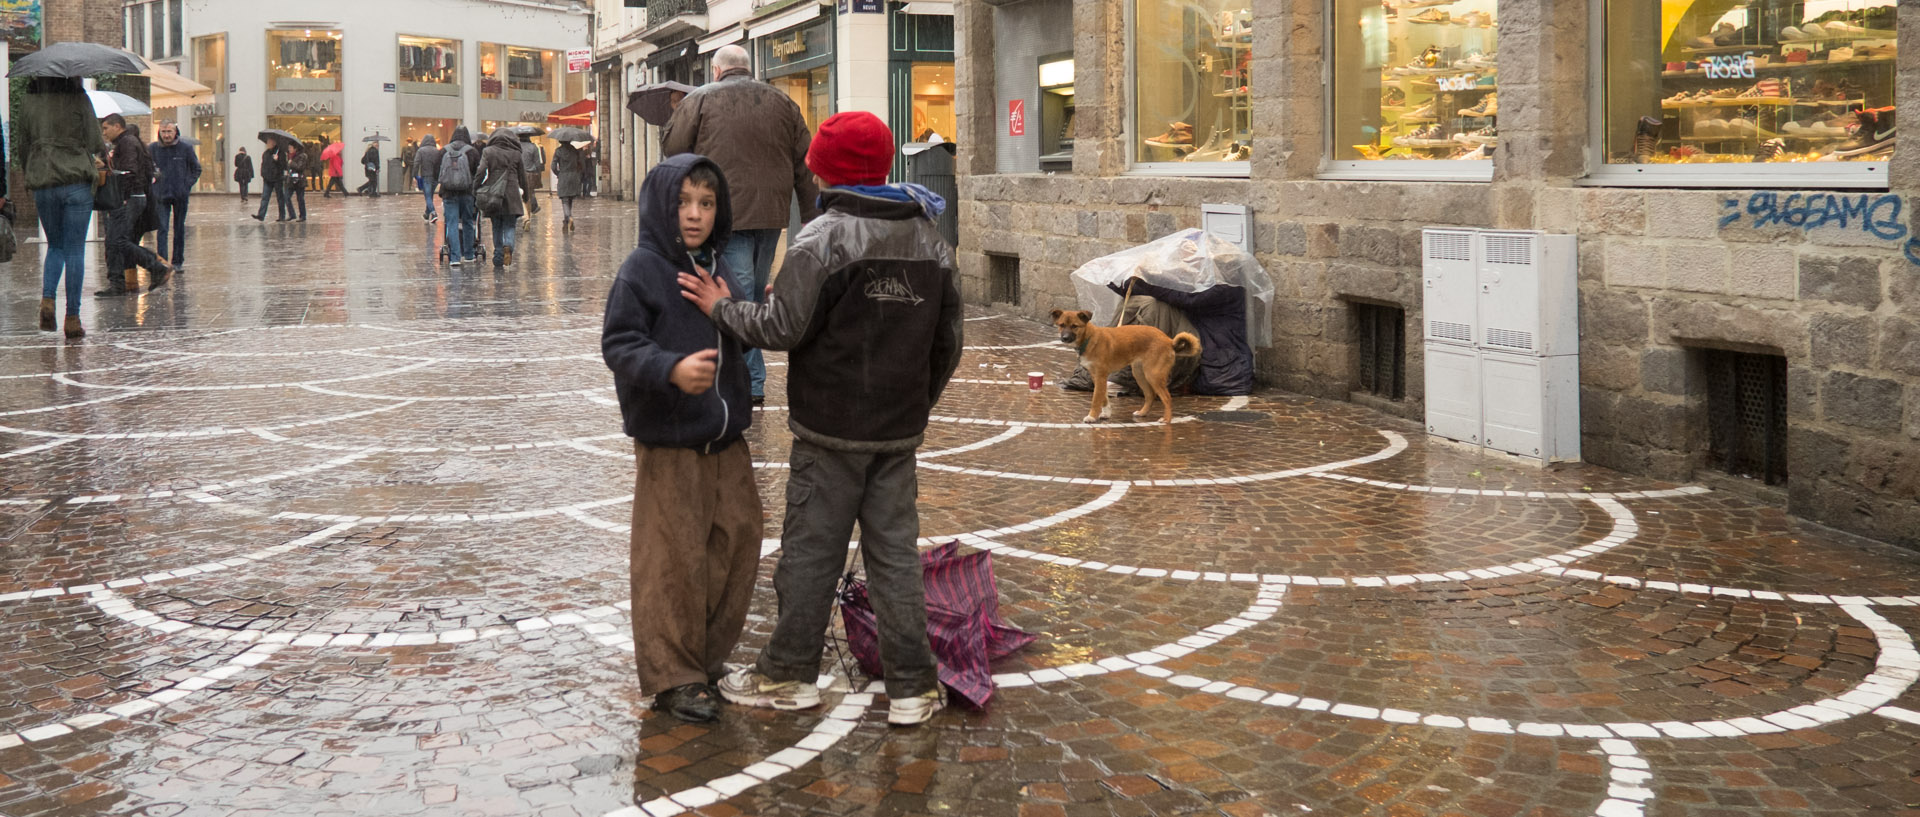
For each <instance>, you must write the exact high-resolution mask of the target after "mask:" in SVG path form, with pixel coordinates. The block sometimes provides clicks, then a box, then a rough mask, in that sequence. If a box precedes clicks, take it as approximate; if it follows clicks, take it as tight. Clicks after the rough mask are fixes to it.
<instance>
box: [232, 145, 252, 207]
mask: <svg viewBox="0 0 1920 817" xmlns="http://www.w3.org/2000/svg"><path fill="white" fill-rule="evenodd" d="M233 180H234V181H236V182H239V183H240V203H241V204H246V203H247V185H249V184H252V183H253V157H252V156H248V155H247V149H246V148H241V149H240V152H239V153H238V154H236V155H235V156H234V157H233Z"/></svg>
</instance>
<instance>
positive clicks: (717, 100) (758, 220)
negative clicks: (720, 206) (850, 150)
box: [660, 70, 820, 231]
mask: <svg viewBox="0 0 1920 817" xmlns="http://www.w3.org/2000/svg"><path fill="white" fill-rule="evenodd" d="M812 140H813V135H812V134H811V133H810V132H808V130H807V120H806V117H805V116H802V115H801V113H800V106H799V105H796V104H794V102H793V100H792V99H791V98H789V97H788V96H787V95H786V94H784V93H781V92H780V90H779V89H777V88H775V87H773V86H772V85H768V84H766V83H764V82H760V81H758V80H755V79H754V78H753V77H752V76H751V75H750V74H749V73H748V72H747V71H745V70H738V71H732V72H728V73H727V74H725V75H723V76H722V77H721V78H720V79H718V80H716V81H714V82H710V83H707V84H706V85H703V86H701V87H700V88H699V89H697V90H695V91H694V92H693V93H691V94H688V95H687V98H686V99H683V100H681V101H680V107H679V108H678V109H676V110H675V111H674V112H673V118H672V119H669V120H667V125H666V127H665V128H664V129H662V130H661V132H660V152H661V154H662V155H666V156H674V155H678V154H681V153H698V154H700V155H702V156H705V157H707V158H709V159H712V160H713V162H714V164H717V165H719V166H720V172H721V173H723V174H725V175H726V177H727V189H728V191H729V192H730V193H731V194H732V196H733V229H734V230H735V231H739V230H777V229H780V228H782V227H785V226H787V217H788V215H789V210H788V204H787V203H788V202H789V201H791V200H792V199H793V196H794V194H796V193H798V194H799V196H800V218H801V219H802V220H805V221H812V220H813V219H814V217H816V216H818V215H820V206H819V203H818V199H819V198H820V188H819V187H818V186H817V185H816V184H815V183H814V180H813V171H810V170H808V169H807V145H808V144H809V143H811V142H812Z"/></svg>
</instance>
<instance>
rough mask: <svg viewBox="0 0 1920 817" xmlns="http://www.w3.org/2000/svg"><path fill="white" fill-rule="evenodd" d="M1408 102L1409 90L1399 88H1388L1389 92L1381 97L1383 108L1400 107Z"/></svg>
mask: <svg viewBox="0 0 1920 817" xmlns="http://www.w3.org/2000/svg"><path fill="white" fill-rule="evenodd" d="M1406 104H1407V92H1406V91H1402V90H1400V89H1399V88H1388V89H1387V92H1386V93H1385V94H1382V95H1381V97H1380V107H1382V108H1399V107H1404V106H1405V105H1406Z"/></svg>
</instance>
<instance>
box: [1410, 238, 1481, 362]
mask: <svg viewBox="0 0 1920 817" xmlns="http://www.w3.org/2000/svg"><path fill="white" fill-rule="evenodd" d="M1475 237H1476V235H1475V231H1474V230H1427V231H1426V233H1425V235H1423V236H1422V237H1421V238H1422V240H1421V246H1422V248H1423V252H1422V253H1421V255H1422V256H1423V258H1422V259H1421V264H1420V267H1421V269H1420V278H1421V282H1422V284H1423V286H1422V288H1421V292H1422V293H1423V294H1422V304H1421V311H1422V312H1424V313H1426V330H1425V337H1426V339H1427V341H1428V342H1434V341H1438V342H1440V343H1459V344H1464V345H1467V346H1472V345H1473V342H1474V339H1475V338H1477V337H1478V336H1479V332H1478V331H1477V329H1478V327H1479V326H1480V319H1479V315H1478V312H1479V309H1480V307H1479V295H1478V294H1477V293H1476V292H1475V290H1476V289H1477V286H1476V285H1477V284H1478V282H1479V278H1480V271H1479V269H1478V268H1477V267H1476V265H1475V264H1474V255H1473V248H1474V239H1475Z"/></svg>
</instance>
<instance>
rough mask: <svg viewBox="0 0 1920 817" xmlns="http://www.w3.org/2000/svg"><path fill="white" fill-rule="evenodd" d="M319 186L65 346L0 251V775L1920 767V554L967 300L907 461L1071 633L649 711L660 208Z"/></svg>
mask: <svg viewBox="0 0 1920 817" xmlns="http://www.w3.org/2000/svg"><path fill="white" fill-rule="evenodd" d="M308 204H309V207H310V208H311V214H312V215H311V219H310V221H308V222H307V223H305V224H297V223H296V224H280V225H276V224H272V223H268V224H264V225H263V224H260V223H256V222H254V221H252V220H251V219H248V218H246V213H248V212H250V210H251V208H248V209H245V210H243V209H241V207H240V205H239V203H238V201H237V200H235V199H232V198H230V197H228V198H222V197H206V198H202V199H196V200H195V202H194V226H193V227H191V228H190V238H189V248H188V254H189V258H188V264H187V269H186V271H185V272H184V273H183V274H182V275H181V277H180V278H179V279H178V283H176V284H175V285H174V286H172V287H170V288H168V289H166V290H162V291H161V292H159V293H153V294H145V295H141V296H139V297H137V298H128V299H120V300H104V301H96V300H94V299H93V298H91V297H88V298H87V299H86V302H85V304H84V309H83V310H82V314H83V317H84V319H85V320H86V321H87V322H88V326H89V329H90V331H91V333H92V334H90V335H89V336H88V337H87V338H86V339H85V340H84V341H81V342H77V343H66V342H64V341H62V340H61V339H59V338H57V337H55V336H52V335H47V334H41V333H38V332H36V331H34V309H35V307H36V306H37V303H36V300H35V299H36V297H37V291H38V287H37V282H38V279H39V269H38V256H37V253H38V251H39V247H38V245H27V246H26V249H25V251H24V252H22V253H21V255H20V256H19V257H18V258H16V260H15V261H14V262H13V263H11V264H9V265H7V266H6V267H5V268H4V273H0V274H4V275H5V276H7V279H8V282H9V283H10V286H9V287H8V288H7V290H6V291H7V292H9V293H12V294H11V295H8V296H6V297H5V299H4V300H0V536H4V537H5V538H4V542H5V549H4V550H0V565H4V571H0V814H5V815H11V816H12V817H28V815H108V814H114V815H121V814H140V815H175V814H179V815H281V814H287V813H292V812H298V813H302V814H312V815H370V814H377V815H402V814H408V815H410V814H431V815H493V814H499V815H527V814H538V815H589V816H590V817H600V816H601V815H608V816H609V817H613V816H616V815H617V817H639V816H640V815H664V814H678V813H699V814H704V815H733V814H743V813H744V814H756V815H788V814H791V815H799V814H982V815H1001V814H1005V815H1016V814H1017V815H1021V817H1048V816H1050V815H1057V816H1058V817H1065V815H1088V814H1115V815H1146V814H1176V813H1178V814H1189V813H1196V814H1197V813H1207V814H1226V815H1234V816H1235V817H1245V816H1246V815H1260V814H1304V813H1310V812H1311V813H1332V814H1391V815H1419V814H1470V815H1508V814H1514V815H1518V814H1526V815H1601V817H1628V815H1641V814H1660V815H1665V814H1673V815H1702V817H1705V815H1718V814H1741V815H1747V814H1763V813H1780V814H1789V813H1790V814H1818V815H1826V814H1833V815H1839V814H1848V815H1857V814H1900V813H1920V806H1917V805H1916V804H1920V782H1917V781H1920V778H1916V776H1915V773H1914V771H1913V770H1914V769H1916V768H1920V748H1916V746H1917V745H1920V725H1917V724H1920V714H1916V711H1915V710H1920V696H1916V694H1915V693H1914V692H1913V691H1912V686H1913V684H1914V681H1915V679H1916V677H1920V653H1916V652H1915V650H1914V648H1913V645H1912V639H1911V632H1912V631H1913V628H1914V626H1915V625H1916V624H1920V595H1915V594H1916V593H1920V590H1917V589H1916V582H1915V579H1916V577H1920V568H1916V565H1915V562H1914V561H1913V559H1911V558H1910V557H1908V556H1907V555H1905V554H1903V553H1899V552H1894V551H1890V550H1886V549H1883V548H1879V547H1877V546H1874V545H1872V544H1871V543H1863V542H1859V541H1857V540H1853V539H1850V538H1846V537H1842V536H1839V535H1836V534H1832V533H1829V532H1827V531H1825V530H1823V529H1819V528H1815V527H1812V526H1808V525H1805V524H1803V523H1801V522H1798V521H1797V520H1794V519H1792V518H1790V517H1787V516H1785V515H1783V514H1781V513H1779V512H1778V511H1777V510H1773V509H1769V508H1763V507H1757V506H1754V505H1752V504H1751V503H1748V502H1746V501H1743V500H1740V499H1738V498H1734V497H1730V496H1728V495H1725V494H1722V493H1716V492H1708V491H1704V490H1702V489H1699V488H1694V487H1690V486H1681V485H1664V484H1654V483H1650V482H1648V481H1645V480H1641V479H1637V478H1634V477H1631V476H1626V475H1621V474H1616V473H1613V472H1609V471H1606V470H1604V469H1598V468H1593V467H1587V466H1578V465H1572V466H1557V467H1554V468H1550V469H1539V468H1533V467H1529V466H1525V465H1520V464H1515V463H1513V462H1508V461H1503V460H1496V459H1491V458H1481V457H1476V456H1472V455H1470V454H1466V453H1462V452H1460V451H1458V450H1455V449H1453V448H1448V447H1444V446H1438V445H1430V444H1428V442H1427V441H1426V440H1425V438H1424V436H1423V435H1421V434H1420V430H1419V429H1418V428H1417V427H1415V426H1413V425H1410V424H1407V423H1404V422H1402V421H1398V420H1394V419H1391V418H1387V417H1383V416H1381V415H1378V414H1375V413H1372V412H1369V411H1366V410H1362V409H1359V408H1357V407H1354V406H1351V405H1347V404H1342V403H1328V402H1324V401H1318V400H1312V399H1307V398H1301V397H1297V396H1293V395H1288V394H1283V393H1278V392H1262V393H1260V394H1257V395H1255V396H1253V397H1252V398H1250V399H1239V400H1228V399H1225V398H1202V397H1186V398H1180V399H1178V400H1177V401H1176V407H1175V408H1176V412H1177V414H1178V415H1179V417H1180V422H1178V423H1176V424H1175V425H1173V426H1172V427H1167V428H1163V427H1159V426H1155V425H1147V426H1133V425H1127V424H1109V425H1104V426H1086V425H1082V424H1080V423H1078V422H1077V421H1078V419H1079V418H1080V417H1081V416H1082V415H1083V414H1084V413H1085V406H1086V401H1087V398H1086V396H1085V395H1081V394H1069V393H1062V392H1059V391H1057V390H1055V389H1052V388H1048V389H1046V390H1043V391H1041V392H1037V393H1036V392H1030V391H1028V390H1027V388H1026V387H1025V382H1024V376H1025V373H1026V372H1028V371H1035V370H1037V371H1044V372H1046V373H1048V375H1049V376H1050V378H1049V379H1050V381H1051V382H1058V381H1059V380H1061V379H1064V376H1065V375H1066V374H1067V373H1068V372H1069V371H1070V370H1071V368H1072V363H1073V358H1072V355H1071V354H1070V353H1067V352H1066V351H1064V349H1063V347H1060V346H1058V345H1057V344H1053V343H1050V340H1051V333H1050V332H1049V331H1048V330H1047V329H1046V328H1045V327H1043V326H1041V325H1039V324H1036V323H1032V322H1029V321H1026V320H1023V319H1020V318H1016V317H1010V316H1004V315H996V314H993V313H990V312H986V311H979V310H975V311H970V312H969V321H968V323H967V328H968V343H969V345H970V346H975V347H983V348H977V349H974V350H972V351H970V352H969V353H968V356H967V358H966V361H965V362H964V363H963V365H962V368H961V373H960V375H959V377H960V378H961V379H962V381H964V382H958V383H956V384H954V386H953V387H952V388H951V389H950V390H949V391H948V393H947V395H946V397H945V398H944V399H943V400H942V402H941V404H940V405H939V407H938V409H937V414H938V416H937V418H936V422H935V423H934V425H933V428H932V429H931V430H930V431H929V433H928V436H927V443H926V446H925V448H924V449H923V451H922V463H921V471H920V485H921V507H922V512H923V520H922V530H923V533H924V534H925V535H927V536H928V537H929V539H932V540H942V541H944V540H946V539H950V538H957V539H959V540H960V541H961V542H962V543H963V544H964V545H966V546H967V547H970V548H978V549H986V550H991V551H992V552H993V553H994V554H995V559H994V563H995V567H996V570H997V573H998V582H999V587H1000V591H1001V597H1002V605H1003V610H1004V612H1005V613H1006V615H1007V616H1008V618H1010V619H1011V620H1012V621H1013V622H1015V623H1016V624H1018V625H1020V626H1022V627H1024V628H1026V629H1028V630H1031V631H1034V632H1037V633H1040V634H1041V639H1040V641H1039V642H1037V643H1036V644H1035V645H1034V646H1033V647H1031V648H1029V649H1028V650H1026V651H1025V652H1023V653H1021V654H1019V655H1016V656H1014V657H1012V658H1009V659H1007V660H1005V661H1003V662H1001V663H1000V664H999V665H997V666H996V667H995V669H996V671H997V672H998V673H1000V675H999V680H1000V681H1001V684H1002V688H1001V690H1000V692H999V694H998V695H997V697H996V698H995V700H994V701H993V703H992V704H991V706H990V707H988V708H987V709H986V710H984V711H963V710H949V711H947V712H944V713H941V714H940V715H938V716H937V717H936V718H935V720H934V721H933V722H932V723H931V724H929V725H928V726H926V727H924V728H921V729H914V730H894V729H889V728H888V727H886V726H885V724H884V721H883V719H882V718H881V717H880V715H879V711H880V710H879V708H880V707H882V706H883V705H884V701H882V700H879V698H880V697H881V696H877V695H872V694H869V693H867V692H865V691H864V690H865V688H866V683H867V681H868V680H869V679H865V678H859V677H854V678H853V679H852V680H851V683H850V684H849V683H847V682H845V681H842V682H841V683H839V684H838V685H837V688H836V690H835V691H834V692H833V693H831V694H830V695H829V696H828V698H829V700H828V706H827V707H825V708H823V709H821V710H819V711H816V712H810V713H798V714H795V713H775V712H766V711H750V710H745V709H741V708H730V709H729V710H727V712H726V713H725V715H724V717H723V719H722V720H721V721H720V722H718V723H716V724H711V725H705V726H690V725H685V724H680V723H677V722H675V721H673V720H671V719H669V718H665V717H661V716H657V715H655V714H653V713H651V712H649V711H647V710H646V700H647V699H646V698H645V697H644V696H645V694H646V693H645V691H643V690H641V689H639V688H638V686H637V684H636V683H635V679H634V673H633V671H632V656H631V652H630V650H631V628H630V624H629V622H628V620H627V613H626V612H625V609H624V607H623V603H624V602H625V600H626V593H627V583H626V577H627V570H628V568H627V564H626V535H625V526H626V524H627V521H628V516H629V514H630V504H629V499H630V495H631V494H630V492H631V486H632V476H631V465H630V460H629V457H630V448H629V446H628V444H627V443H626V442H625V439H624V438H623V437H621V436H620V433H619V418H618V415H617V412H616V410H615V409H614V408H613V406H612V395H611V392H610V390H609V389H608V385H609V379H608V376H607V375H606V373H605V371H604V368H603V367H602V366H601V365H600V364H599V362H598V344H597V330H598V323H599V314H600V310H601V304H602V302H603V299H604V296H605V292H606V290H607V288H608V285H609V283H610V281H611V278H612V275H613V272H614V271H615V269H616V268H617V266H618V263H619V261H620V260H621V259H622V258H623V257H624V255H625V251H624V249H623V248H626V247H629V246H631V244H632V241H633V210H632V207H631V205H630V204H625V203H621V202H613V201H604V200H596V201H592V202H588V203H583V204H582V205H581V207H580V210H579V215H578V218H577V221H578V223H579V227H580V228H579V230H578V231H577V232H573V233H566V232H561V231H559V230H558V229H557V226H558V223H557V218H556V217H555V215H556V213H557V209H558V208H557V207H549V208H547V209H546V210H545V211H544V212H543V213H542V214H540V216H538V217H536V218H535V219H534V221H533V222H532V224H531V226H530V228H529V229H527V230H523V232H522V240H521V246H520V247H519V249H518V250H517V252H516V256H517V258H516V261H517V263H516V264H515V265H514V266H512V267H509V268H505V269H495V268H493V267H492V266H491V265H490V264H485V265H481V266H479V267H478V268H475V267H464V268H462V269H460V270H454V269H450V268H448V267H445V266H441V265H439V264H437V263H436V260H435V251H436V249H437V241H438V238H437V237H438V235H439V225H429V224H425V223H422V222H421V221H419V219H418V215H419V213H418V209H417V208H418V206H419V204H418V200H417V199H413V198H400V197H395V198H383V199H381V200H379V201H366V200H361V199H359V198H353V199H348V200H345V201H340V200H326V199H321V198H319V197H317V196H314V197H309V202H308ZM92 247H93V248H94V251H95V258H94V260H95V261H96V262H97V260H98V258H97V248H98V245H92ZM92 277H93V278H94V279H95V280H94V281H91V282H90V284H94V283H97V280H98V269H97V265H96V268H95V269H94V271H93V276H92ZM93 288H95V287H94V286H92V285H90V286H89V287H88V289H89V290H91V289H93ZM984 347H994V348H984ZM770 359H771V360H772V361H773V362H774V363H775V365H774V367H773V368H772V370H771V372H772V376H771V382H770V384H769V393H770V394H771V395H774V399H772V400H770V405H769V407H768V408H767V409H766V410H764V411H762V412H759V413H758V414H757V416H756V423H755V425H754V427H753V429H752V430H751V431H750V433H749V440H750V443H751V445H752V446H753V451H754V458H755V460H756V461H757V462H759V463H760V464H761V467H760V470H759V475H760V480H761V485H762V490H763V496H764V497H765V499H766V500H767V502H768V507H767V520H766V536H767V537H769V539H770V540H772V539H775V538H776V537H777V536H778V531H779V527H780V520H781V518H782V508H781V507H780V497H781V496H782V495H783V491H782V487H783V485H784V482H785V477H786V470H785V467H784V466H785V460H786V456H787V450H788V442H789V439H790V438H789V436H788V433H787V431H786V427H785V425H784V424H783V423H782V422H781V420H782V418H783V416H784V415H783V414H782V413H781V410H780V409H781V406H780V405H779V404H780V403H781V400H780V399H779V395H781V394H783V393H784V384H785V377H786V375H787V370H786V368H785V367H784V365H781V364H783V363H784V357H783V356H781V355H772V356H770ZM1133 400H1134V399H1133V398H1121V399H1119V400H1118V406H1117V407H1116V411H1115V413H1116V415H1117V416H1122V417H1124V416H1125V413H1126V412H1127V411H1130V410H1131V409H1132V408H1134V407H1135V406H1134V405H1133ZM1202 415H1205V416H1202ZM773 544H775V542H773V541H769V543H768V545H769V546H772V545H773ZM774 563H775V558H774V557H772V556H769V558H767V559H766V560H764V561H763V563H762V576H761V579H762V581H761V582H760V584H759V589H758V590H757V593H756V597H755V601H754V608H753V616H752V619H751V620H750V622H749V628H748V629H749V632H748V633H747V635H746V637H745V639H744V641H743V643H742V644H741V645H740V647H739V650H738V652H737V653H736V655H735V659H736V660H738V661H742V662H744V661H748V660H751V659H752V657H753V656H754V655H755V654H757V653H758V651H759V650H760V648H761V646H762V645H763V644H764V643H765V639H766V638H767V634H768V632H769V631H770V629H771V619H772V616H773V614H774V610H775V605H776V602H775V599H774V597H773V593H772V591H771V587H770V584H769V580H770V578H771V573H772V569H773V565H774ZM822 669H823V671H825V672H830V673H835V674H840V675H841V676H842V677H843V678H844V677H845V675H844V670H843V669H842V668H841V666H840V663H839V662H838V661H836V660H835V657H834V655H833V654H832V653H831V652H830V654H829V656H828V659H827V661H826V662H825V664H824V665H823V667H822Z"/></svg>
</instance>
